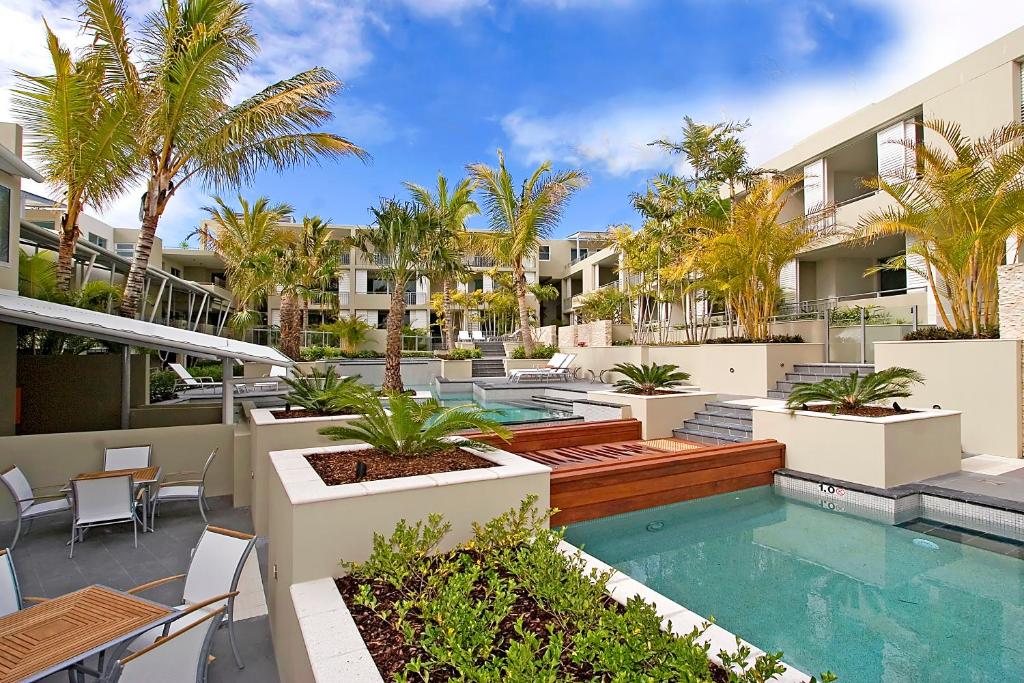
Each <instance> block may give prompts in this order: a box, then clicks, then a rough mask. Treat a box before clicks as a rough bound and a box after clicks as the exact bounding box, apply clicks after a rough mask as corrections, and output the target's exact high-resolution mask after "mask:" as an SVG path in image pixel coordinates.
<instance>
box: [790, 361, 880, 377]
mask: <svg viewBox="0 0 1024 683" xmlns="http://www.w3.org/2000/svg"><path fill="white" fill-rule="evenodd" d="M874 371H875V366H874V365H870V364H867V363H797V364H795V365H794V366H793V372H794V373H797V374H800V375H824V376H831V377H841V376H843V375H849V374H850V373H851V372H859V373H860V374H862V375H865V374H867V373H869V372H874Z"/></svg>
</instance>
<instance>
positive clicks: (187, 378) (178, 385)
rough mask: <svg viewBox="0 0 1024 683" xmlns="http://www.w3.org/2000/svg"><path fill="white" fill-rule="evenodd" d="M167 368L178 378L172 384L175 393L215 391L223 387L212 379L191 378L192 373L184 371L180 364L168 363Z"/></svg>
mask: <svg viewBox="0 0 1024 683" xmlns="http://www.w3.org/2000/svg"><path fill="white" fill-rule="evenodd" d="M167 367H169V368H170V369H171V370H173V371H174V374H176V375H177V376H178V381H177V382H175V383H174V390H175V391H188V390H190V389H217V388H218V387H221V386H223V384H222V383H221V382H217V381H215V380H214V379H213V378H212V377H203V376H199V377H193V376H192V373H191V372H189V371H188V370H186V369H185V366H184V365H182V364H181V363H168V364H167Z"/></svg>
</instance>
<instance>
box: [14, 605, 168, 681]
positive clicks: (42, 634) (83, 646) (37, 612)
mask: <svg viewBox="0 0 1024 683" xmlns="http://www.w3.org/2000/svg"><path fill="white" fill-rule="evenodd" d="M174 616H175V611H174V610H173V609H171V608H169V607H166V606H164V605H159V604H157V603H155V602H151V601H149V600H145V599H143V598H138V597H135V596H133V595H128V594H127V593H122V592H121V591H117V590H114V589H112V588H107V587H106V586H88V587H87V588H83V589H81V590H78V591H75V592H73V593H68V594H67V595H62V596H60V597H59V598H54V599H53V600H48V601H46V602H43V603H40V604H38V605H33V606H32V607H28V608H26V609H23V610H21V611H19V612H14V613H12V614H9V615H7V616H5V617H2V618H0V683H15V681H37V680H39V679H41V678H45V677H46V676H49V675H50V674H52V673H54V672H57V671H60V670H62V669H64V668H66V667H68V666H70V665H72V664H75V663H77V662H81V661H82V660H84V659H85V658H87V657H90V656H92V655H94V654H97V653H100V652H104V651H107V655H108V661H109V662H112V661H114V660H115V659H117V658H118V657H119V656H120V654H121V653H122V652H123V651H124V649H125V648H126V647H127V646H128V644H129V643H130V642H131V640H133V639H134V638H135V637H136V636H138V635H140V634H142V633H144V632H146V631H148V630H150V629H151V628H156V627H159V626H161V625H163V624H166V623H167V622H169V621H170V620H171V619H173V618H174Z"/></svg>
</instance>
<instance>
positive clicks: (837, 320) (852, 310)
mask: <svg viewBox="0 0 1024 683" xmlns="http://www.w3.org/2000/svg"><path fill="white" fill-rule="evenodd" d="M861 311H864V323H865V324H867V325H906V324H908V321H906V320H904V319H902V318H896V317H893V314H892V312H891V311H889V310H887V309H885V308H882V307H881V306H841V307H839V308H833V309H832V310H830V311H829V314H828V319H829V325H831V326H832V327H852V326H854V325H860V312H861Z"/></svg>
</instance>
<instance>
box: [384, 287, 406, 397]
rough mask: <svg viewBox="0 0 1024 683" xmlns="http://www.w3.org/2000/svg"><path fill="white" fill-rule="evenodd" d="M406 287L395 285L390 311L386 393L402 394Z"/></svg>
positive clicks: (386, 352)
mask: <svg viewBox="0 0 1024 683" xmlns="http://www.w3.org/2000/svg"><path fill="white" fill-rule="evenodd" d="M404 290H405V287H404V286H402V287H399V286H398V283H395V289H394V290H393V291H392V292H391V307H390V308H389V309H388V328H387V331H388V334H387V346H386V347H385V352H384V384H383V386H381V389H383V390H384V391H394V392H399V393H400V392H402V391H404V387H403V386H402V317H403V316H404V315H405V291H404Z"/></svg>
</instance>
